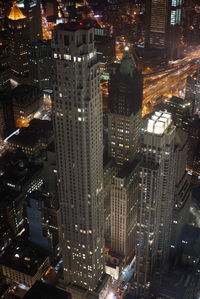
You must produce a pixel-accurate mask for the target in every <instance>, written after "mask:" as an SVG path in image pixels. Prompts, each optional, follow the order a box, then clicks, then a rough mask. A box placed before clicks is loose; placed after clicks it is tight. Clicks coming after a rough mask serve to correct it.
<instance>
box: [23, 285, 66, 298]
mask: <svg viewBox="0 0 200 299" xmlns="http://www.w3.org/2000/svg"><path fill="white" fill-rule="evenodd" d="M23 298H24V299H36V298H37V299H71V294H70V293H68V292H64V291H62V290H60V289H57V288H55V287H54V286H51V285H49V284H46V283H42V282H41V281H37V282H36V283H35V284H34V285H33V286H32V288H30V290H29V291H28V292H27V293H26V295H25V296H24V297H23Z"/></svg>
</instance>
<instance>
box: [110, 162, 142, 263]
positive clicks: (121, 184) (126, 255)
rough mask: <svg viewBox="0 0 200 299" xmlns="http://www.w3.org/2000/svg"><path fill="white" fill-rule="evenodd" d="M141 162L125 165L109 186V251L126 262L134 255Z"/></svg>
mask: <svg viewBox="0 0 200 299" xmlns="http://www.w3.org/2000/svg"><path fill="white" fill-rule="evenodd" d="M140 164H141V160H140V158H135V159H134V160H133V161H132V163H129V162H127V163H125V164H124V165H123V166H122V167H121V168H120V170H119V171H118V173H117V174H116V175H115V176H114V177H113V182H112V185H111V195H110V196H111V220H110V222H111V232H110V238H111V249H112V251H113V252H114V253H115V254H117V255H118V256H119V255H120V256H121V259H122V260H124V261H126V262H127V261H128V260H129V259H130V257H132V256H133V255H134V249H135V248H134V244H135V234H136V228H137V205H138V198H139V191H140V190H139V168H140Z"/></svg>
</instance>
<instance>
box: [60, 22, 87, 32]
mask: <svg viewBox="0 0 200 299" xmlns="http://www.w3.org/2000/svg"><path fill="white" fill-rule="evenodd" d="M91 28H92V26H91V22H88V21H84V20H81V21H80V22H79V21H75V22H68V23H62V24H58V25H57V29H58V30H66V31H77V30H89V29H91Z"/></svg>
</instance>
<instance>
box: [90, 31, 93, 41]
mask: <svg viewBox="0 0 200 299" xmlns="http://www.w3.org/2000/svg"><path fill="white" fill-rule="evenodd" d="M92 41H93V38H92V33H90V43H92Z"/></svg>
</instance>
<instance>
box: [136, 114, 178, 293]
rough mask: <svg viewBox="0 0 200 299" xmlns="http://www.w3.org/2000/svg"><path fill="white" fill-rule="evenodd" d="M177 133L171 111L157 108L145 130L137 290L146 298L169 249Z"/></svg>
mask: <svg viewBox="0 0 200 299" xmlns="http://www.w3.org/2000/svg"><path fill="white" fill-rule="evenodd" d="M175 133H176V128H175V126H174V125H173V123H172V119H171V114H169V113H163V112H155V113H154V114H153V115H152V116H151V117H149V119H148V121H147V125H145V129H144V134H143V142H142V153H143V159H144V161H143V165H142V166H141V171H140V176H141V182H140V186H141V196H140V199H139V204H138V228H137V244H136V279H135V293H136V294H137V295H139V296H143V297H144V298H149V297H148V296H149V288H150V286H151V284H150V282H151V279H152V275H153V274H154V275H155V274H156V275H160V273H161V271H162V269H163V265H164V264H165V262H166V261H167V258H168V256H169V252H170V245H171V223H172V211H173V203H174V163H175V154H174V142H175Z"/></svg>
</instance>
